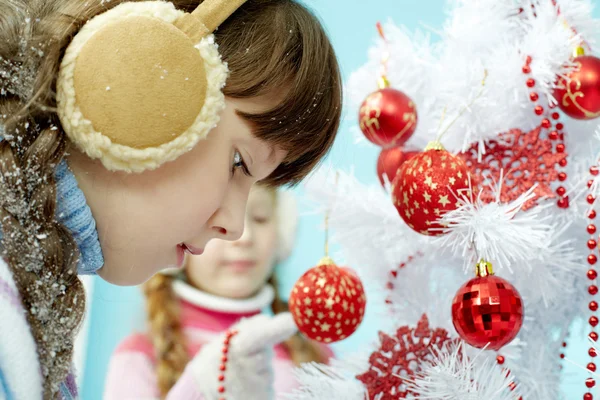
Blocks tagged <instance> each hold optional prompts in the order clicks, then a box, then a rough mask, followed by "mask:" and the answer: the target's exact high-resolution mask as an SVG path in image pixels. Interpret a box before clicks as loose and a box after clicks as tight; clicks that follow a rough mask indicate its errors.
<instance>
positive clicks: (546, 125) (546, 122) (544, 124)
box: [536, 107, 552, 129]
mask: <svg viewBox="0 0 600 400" xmlns="http://www.w3.org/2000/svg"><path fill="white" fill-rule="evenodd" d="M540 108H541V107H540ZM543 111H544V109H543V108H542V112H543ZM536 114H537V113H536ZM540 114H541V113H540ZM540 114H538V115H540ZM551 126H552V124H551V123H550V120H549V119H548V118H544V119H543V120H542V128H544V129H548V128H550V127H551Z"/></svg>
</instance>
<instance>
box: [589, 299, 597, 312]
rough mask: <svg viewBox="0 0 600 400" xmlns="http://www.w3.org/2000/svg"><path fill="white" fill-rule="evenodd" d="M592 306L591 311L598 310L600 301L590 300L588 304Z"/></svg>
mask: <svg viewBox="0 0 600 400" xmlns="http://www.w3.org/2000/svg"><path fill="white" fill-rule="evenodd" d="M588 307H589V308H590V311H596V310H597V309H598V303H596V302H595V301H593V300H592V301H590V304H589V306H588Z"/></svg>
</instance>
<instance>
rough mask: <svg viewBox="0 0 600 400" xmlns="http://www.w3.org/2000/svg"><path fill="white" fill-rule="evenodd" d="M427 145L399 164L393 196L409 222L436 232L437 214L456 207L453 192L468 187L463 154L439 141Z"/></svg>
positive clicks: (421, 230)
mask: <svg viewBox="0 0 600 400" xmlns="http://www.w3.org/2000/svg"><path fill="white" fill-rule="evenodd" d="M428 148H429V149H426V150H425V151H424V152H422V153H419V154H417V155H416V156H414V157H412V158H411V159H410V160H408V161H406V162H404V163H403V164H402V166H401V167H400V171H398V174H397V175H396V178H395V179H394V182H393V184H392V200H393V202H394V205H395V206H396V209H397V210H398V213H399V214H400V217H402V219H403V220H404V222H406V223H407V224H408V226H410V227H411V228H412V229H414V230H415V231H417V232H419V233H422V234H424V235H431V236H438V235H441V234H442V231H441V230H440V229H439V228H442V226H441V225H440V224H439V223H438V222H437V221H438V218H439V217H441V216H442V215H443V214H444V213H445V212H447V211H451V210H455V209H456V208H457V200H456V197H455V196H457V195H460V194H461V193H463V192H464V191H465V190H468V189H469V177H468V175H469V172H468V168H467V164H466V163H465V161H464V160H463V159H462V158H460V157H457V156H455V155H453V154H451V153H449V152H447V151H446V150H444V149H443V147H441V145H440V144H439V143H432V144H430V145H428ZM432 229H433V230H432Z"/></svg>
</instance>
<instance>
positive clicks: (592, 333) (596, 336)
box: [588, 332, 598, 342]
mask: <svg viewBox="0 0 600 400" xmlns="http://www.w3.org/2000/svg"><path fill="white" fill-rule="evenodd" d="M588 337H589V338H590V339H592V340H593V341H594V342H595V341H596V340H598V334H597V333H596V332H590V334H589V335H588Z"/></svg>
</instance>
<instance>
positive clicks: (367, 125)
mask: <svg viewBox="0 0 600 400" xmlns="http://www.w3.org/2000/svg"><path fill="white" fill-rule="evenodd" d="M358 120H359V122H360V129H361V131H362V132H363V134H364V135H365V137H366V138H367V139H369V141H371V142H372V143H375V144H376V145H378V146H382V147H388V146H401V145H402V144H404V143H405V142H406V141H407V140H408V138H410V137H411V136H412V134H413V133H414V132H415V129H416V127H417V110H416V108H415V103H413V101H412V100H411V99H410V98H409V97H408V96H407V95H405V94H404V93H402V92H401V91H399V90H396V89H392V88H383V89H380V90H378V91H376V92H374V93H371V94H370V95H369V96H368V97H367V98H366V99H365V101H363V103H362V104H361V106H360V110H359V113H358Z"/></svg>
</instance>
